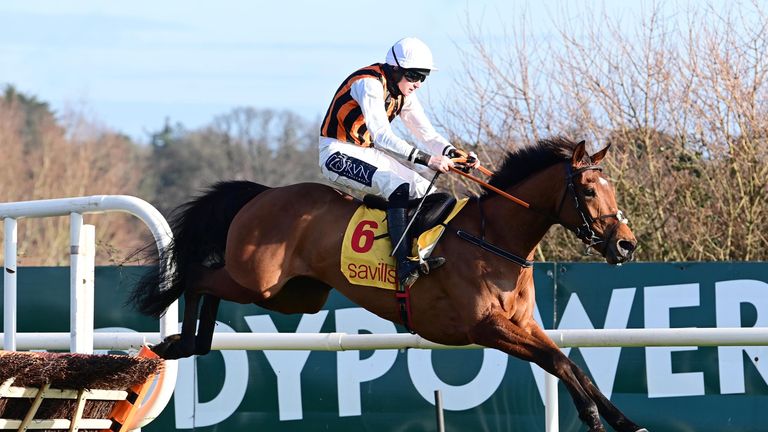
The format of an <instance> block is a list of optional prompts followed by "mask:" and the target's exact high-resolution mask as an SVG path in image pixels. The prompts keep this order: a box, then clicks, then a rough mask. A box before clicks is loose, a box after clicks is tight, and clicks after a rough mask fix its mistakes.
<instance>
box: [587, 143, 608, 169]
mask: <svg viewBox="0 0 768 432" xmlns="http://www.w3.org/2000/svg"><path fill="white" fill-rule="evenodd" d="M609 148H611V145H610V144H608V145H607V146H605V148H604V149H602V150H600V151H599V152H597V153H595V154H593V155H592V156H590V157H589V159H590V160H591V161H592V163H593V164H595V165H597V164H599V163H600V161H601V160H603V158H604V157H605V154H606V153H608V149H609Z"/></svg>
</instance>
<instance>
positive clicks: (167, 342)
mask: <svg viewBox="0 0 768 432" xmlns="http://www.w3.org/2000/svg"><path fill="white" fill-rule="evenodd" d="M180 340H181V335H180V334H175V335H170V336H168V337H167V338H165V339H163V341H162V342H160V343H159V344H157V345H155V346H153V347H151V348H150V349H151V350H152V352H154V353H155V354H157V355H159V356H160V357H161V358H164V359H166V360H172V359H173V356H170V355H169V354H170V353H169V352H168V350H169V348H170V347H171V346H173V345H174V344H176V343H178V342H179V341H180Z"/></svg>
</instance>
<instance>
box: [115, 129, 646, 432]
mask: <svg viewBox="0 0 768 432" xmlns="http://www.w3.org/2000/svg"><path fill="white" fill-rule="evenodd" d="M608 148H609V146H607V147H605V148H603V149H602V150H600V151H598V152H596V153H594V154H593V155H589V154H588V153H587V151H586V149H585V143H584V141H581V142H578V143H576V142H574V141H572V140H569V139H566V138H563V137H556V138H553V139H549V140H542V141H539V142H538V143H536V144H535V145H533V146H530V147H528V148H524V149H522V150H520V151H517V152H515V153H510V154H508V155H507V158H506V159H505V160H504V162H503V163H502V164H501V167H500V168H499V169H498V170H497V171H496V172H494V173H493V175H492V176H491V179H490V181H489V184H490V185H491V186H493V187H495V188H497V189H499V190H501V191H504V192H506V193H508V194H511V195H514V196H516V197H518V198H521V199H523V200H524V201H526V202H527V203H529V205H530V208H524V207H523V206H520V205H518V204H515V203H514V202H511V201H508V200H506V199H504V198H502V197H501V196H500V195H497V194H490V193H487V194H483V195H480V196H476V197H471V198H470V202H469V203H468V204H467V205H466V206H465V207H464V208H463V209H462V210H461V211H460V212H459V213H458V214H457V215H456V216H455V218H454V219H453V220H451V222H450V224H449V225H450V226H449V227H448V229H447V230H446V232H445V234H444V235H443V238H442V239H441V240H440V242H439V243H438V245H437V246H436V248H435V250H434V254H435V255H440V256H443V257H445V258H446V259H447V263H446V265H445V266H443V267H441V268H439V269H436V270H434V271H432V272H431V273H430V274H429V275H428V276H422V277H421V278H420V279H419V280H418V281H417V282H416V284H415V285H414V286H413V289H412V290H411V292H410V310H411V315H410V322H404V321H405V320H404V319H403V318H402V315H401V313H400V312H401V311H400V310H399V309H400V306H399V302H398V300H397V299H396V298H395V295H393V292H392V291H388V290H383V289H380V288H374V287H365V286H358V285H353V284H351V283H350V282H348V281H347V280H346V279H345V277H344V276H343V274H342V272H341V271H340V265H339V260H340V253H341V247H342V239H343V237H344V232H345V228H346V225H347V223H348V221H349V220H350V217H351V216H352V214H353V213H354V212H355V210H356V209H357V208H358V206H359V205H361V203H360V201H359V200H356V199H354V198H353V197H351V196H349V195H346V194H343V193H341V192H339V191H338V190H336V189H334V188H331V187H328V186H325V185H320V184H314V183H302V184H295V185H290V186H285V187H278V188H270V187H266V186H263V185H259V184H256V183H253V182H248V181H236V182H224V183H219V184H217V185H215V186H214V187H213V188H212V189H211V190H209V191H208V192H207V193H206V194H204V195H202V196H200V197H198V198H196V199H194V200H192V201H190V202H188V203H186V204H183V205H182V206H181V207H180V208H179V210H178V211H177V213H176V217H175V218H174V219H173V220H172V222H171V225H172V229H173V234H174V241H173V243H172V245H171V246H170V247H169V250H167V251H165V252H164V253H163V254H162V257H161V260H160V262H159V263H158V265H157V266H155V267H153V270H151V271H150V272H149V273H148V274H147V275H146V276H145V277H144V278H143V279H142V280H141V281H139V283H138V284H137V286H136V288H135V290H134V291H133V294H132V297H131V300H129V301H130V302H132V303H133V304H134V305H135V306H136V307H137V309H138V310H139V311H140V312H142V313H144V314H147V315H152V316H156V317H158V316H160V315H162V313H163V312H164V310H165V309H166V308H167V307H168V305H170V304H171V303H172V302H173V301H174V300H176V299H177V298H178V297H180V296H181V295H182V294H183V295H184V299H185V307H184V319H183V323H182V330H181V334H180V335H173V336H170V337H168V338H166V340H165V341H163V342H162V343H160V344H158V345H156V346H155V347H154V350H155V351H156V352H158V354H160V355H161V356H162V357H164V358H168V359H171V358H180V357H188V356H191V355H194V354H198V355H202V354H206V353H208V352H209V350H210V347H211V339H212V336H213V329H214V325H215V321H216V312H217V308H218V305H219V302H220V300H222V299H223V300H228V301H233V302H237V303H241V304H247V303H255V304H257V305H258V306H261V307H263V308H266V309H270V310H273V311H278V312H282V313H307V314H310V313H315V312H318V311H319V310H320V309H321V307H322V306H323V304H324V303H325V301H326V299H327V298H328V295H329V292H330V290H331V289H332V288H335V289H337V290H338V291H340V292H341V293H342V294H343V295H344V296H346V297H347V298H349V299H350V300H352V301H353V302H355V303H357V304H358V305H360V306H361V307H363V308H365V309H367V310H369V311H371V312H373V313H375V314H376V315H378V316H380V317H382V318H384V319H387V320H390V321H393V322H395V323H398V324H406V325H408V327H409V328H410V329H412V331H414V332H415V333H418V334H419V335H421V336H422V337H424V338H426V339H428V340H430V341H433V342H437V343H441V344H446V345H466V344H479V345H483V346H486V347H490V348H496V349H499V350H501V351H503V352H505V353H507V354H510V355H513V356H515V357H518V358H521V359H523V360H526V361H530V362H534V363H536V364H537V365H538V366H540V367H541V368H542V369H544V370H546V371H547V372H549V373H550V374H552V375H554V376H556V377H558V378H559V379H560V380H561V381H562V382H563V383H564V384H565V386H566V387H567V389H568V391H569V393H570V395H571V397H572V399H573V402H574V403H575V405H576V408H577V410H578V413H579V418H580V419H581V420H582V421H583V422H584V423H585V424H586V425H587V427H588V429H589V431H591V432H598V431H604V430H605V429H604V426H603V424H602V422H601V420H600V416H601V415H602V417H603V418H604V419H605V420H606V421H607V422H608V423H609V424H610V425H611V426H612V427H613V428H614V429H615V430H617V431H621V432H624V431H628V432H639V431H645V432H647V430H646V429H644V428H641V427H639V426H638V425H636V424H635V423H633V422H632V421H630V420H629V419H628V418H627V417H626V416H625V415H624V414H623V413H622V412H621V411H620V410H619V409H618V408H616V407H615V406H614V405H613V404H612V403H611V402H610V401H609V400H608V399H607V398H606V397H605V396H604V395H603V394H602V393H601V392H600V390H599V389H598V388H597V387H596V386H595V385H594V384H593V383H592V381H591V380H590V379H589V377H588V376H587V375H586V374H585V373H584V372H583V371H582V370H581V369H580V368H579V367H578V366H576V365H575V364H574V363H573V362H572V361H571V360H570V359H569V358H568V357H566V356H565V355H563V353H562V352H561V351H560V349H559V348H558V346H557V345H556V344H555V343H554V342H553V341H552V340H551V339H550V338H549V337H548V336H547V335H546V333H545V332H544V330H543V329H542V328H541V327H540V326H539V324H537V323H536V321H535V320H534V298H535V296H534V286H533V270H532V268H531V267H530V266H529V265H526V262H530V260H532V259H533V255H534V251H535V248H536V246H537V245H538V244H539V242H540V241H541V240H542V238H543V237H544V235H545V234H546V232H547V231H548V230H549V228H550V227H551V226H552V225H554V224H556V223H557V224H560V225H563V226H564V227H566V228H568V229H570V230H571V231H573V232H574V233H575V234H576V236H577V237H578V238H579V239H580V240H582V241H583V242H585V243H586V244H587V245H588V246H590V247H592V248H594V249H595V250H597V251H598V252H599V253H600V254H602V255H603V257H604V258H605V260H606V261H607V262H608V263H609V264H620V263H623V262H626V261H628V260H630V259H631V258H632V254H633V251H634V249H635V247H636V244H637V241H636V239H635V237H634V235H633V234H632V231H631V230H630V229H629V227H628V226H627V223H626V219H624V217H623V215H622V213H621V211H620V210H619V209H618V207H617V205H616V199H615V195H614V189H613V187H612V186H611V184H610V183H609V182H608V180H607V179H606V178H605V177H604V176H603V175H602V172H601V168H600V166H599V165H598V164H599V162H600V161H601V160H602V159H603V158H604V156H605V155H606V153H607V151H608ZM459 232H464V233H473V237H472V238H474V239H475V240H476V241H475V244H473V243H469V242H466V241H465V239H464V238H462V237H461V236H460V235H452V234H457V233H459ZM478 240H479V241H478ZM478 245H479V246H478ZM489 245H490V246H489ZM500 250H501V251H502V252H504V253H500V252H499V251H500ZM505 254H506V256H505ZM510 256H516V257H521V258H524V259H523V260H522V261H521V262H518V263H513V262H510V261H509V259H508V258H509V257H510ZM198 317H199V320H200V323H199V327H198V328H197V334H196V333H195V330H196V324H197V320H198Z"/></svg>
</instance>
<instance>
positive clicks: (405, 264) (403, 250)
mask: <svg viewBox="0 0 768 432" xmlns="http://www.w3.org/2000/svg"><path fill="white" fill-rule="evenodd" d="M407 207H408V184H407V183H403V184H401V185H400V186H398V187H397V189H395V191H394V192H392V195H390V196H389V205H388V208H387V225H389V238H390V240H391V241H392V247H393V248H394V247H395V245H396V244H397V242H398V241H399V240H400V238H401V237H403V234H404V233H405V227H406V226H407V225H408V219H407V213H406V208H407ZM410 250H411V238H410V235H408V234H405V238H403V241H401V242H400V246H398V247H397V249H396V250H394V256H395V261H396V262H397V280H398V283H400V284H402V285H403V286H410V285H413V283H414V282H415V281H416V278H418V277H419V263H418V262H417V261H411V260H409V259H408V254H409V253H410Z"/></svg>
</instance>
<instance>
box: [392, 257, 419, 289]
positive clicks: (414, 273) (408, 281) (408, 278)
mask: <svg viewBox="0 0 768 432" xmlns="http://www.w3.org/2000/svg"><path fill="white" fill-rule="evenodd" d="M419 267H420V266H419V264H418V263H416V262H413V261H411V260H405V261H402V262H399V263H398V264H397V277H398V282H399V283H400V284H401V285H402V286H404V287H406V286H411V285H413V284H414V283H415V282H416V279H418V278H419Z"/></svg>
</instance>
